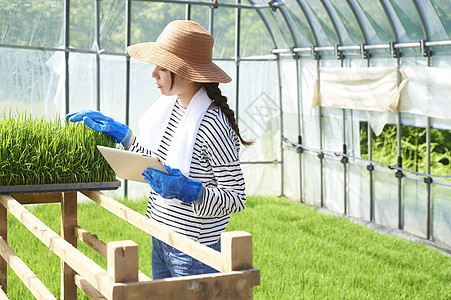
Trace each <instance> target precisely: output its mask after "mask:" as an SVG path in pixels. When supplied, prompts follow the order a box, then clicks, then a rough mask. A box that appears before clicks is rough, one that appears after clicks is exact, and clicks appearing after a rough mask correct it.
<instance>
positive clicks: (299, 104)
mask: <svg viewBox="0 0 451 300" xmlns="http://www.w3.org/2000/svg"><path fill="white" fill-rule="evenodd" d="M295 60H296V99H297V115H298V116H297V117H298V122H297V123H298V124H297V125H298V143H300V144H302V131H301V130H302V129H301V122H302V121H301V120H302V119H301V118H302V110H301V88H300V86H301V79H300V76H299V57H298V56H297V55H296V58H295ZM302 124H303V123H302ZM298 153H299V202H301V203H302V202H304V201H303V199H304V197H303V195H302V190H303V189H302V151H298Z"/></svg>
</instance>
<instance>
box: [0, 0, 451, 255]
mask: <svg viewBox="0 0 451 300" xmlns="http://www.w3.org/2000/svg"><path fill="white" fill-rule="evenodd" d="M38 2H39V1H38ZM44 2H45V1H43V4H42V5H44V6H45V5H50V4H55V5H56V6H58V7H59V9H60V12H61V13H62V14H61V17H63V18H64V20H63V22H61V24H63V28H61V32H62V33H63V34H64V36H63V39H62V45H50V46H49V45H41V44H39V43H35V42H34V41H33V36H32V37H30V38H29V39H28V40H25V39H23V40H21V38H20V37H18V38H17V39H16V38H10V36H11V33H10V31H9V30H10V25H11V24H10V21H9V20H8V17H11V16H14V14H15V13H17V12H15V10H20V9H21V8H23V7H25V6H27V5H28V6H30V5H31V6H33V5H34V4H33V3H32V2H31V1H10V3H3V4H0V5H1V6H0V7H2V10H3V17H4V20H3V21H0V25H2V28H1V31H0V34H1V37H0V51H1V53H2V54H5V53H7V52H8V51H9V53H10V56H14V51H34V52H46V53H64V59H63V60H61V59H59V62H60V63H61V62H62V61H63V62H64V68H62V69H61V68H60V70H63V71H64V73H61V72H60V73H58V74H59V78H56V79H55V80H56V81H55V82H57V83H53V85H51V84H49V85H48V86H49V87H48V89H49V90H45V89H46V88H43V89H44V90H45V91H44V93H47V94H48V93H53V94H55V93H56V92H54V90H55V89H58V87H59V88H60V89H62V93H60V94H59V97H58V96H56V95H54V97H53V98H54V99H51V98H52V97H50V96H49V99H51V100H53V102H54V103H60V104H59V105H58V104H57V105H56V106H57V108H55V109H50V110H47V108H46V109H45V111H44V112H43V114H45V115H48V116H51V115H52V113H53V112H54V111H56V112H59V113H61V114H65V113H68V112H69V111H71V110H72V109H73V108H74V107H77V108H79V107H78V105H74V104H75V103H76V101H78V100H79V97H77V95H75V96H73V95H72V94H71V93H72V90H75V89H76V87H74V86H72V84H71V82H73V80H78V78H79V77H76V76H81V75H75V76H74V75H73V73H72V72H71V67H72V68H73V65H71V62H70V60H71V56H72V55H75V54H77V55H78V54H79V55H86V56H89V57H90V60H91V62H90V65H89V68H90V69H89V70H92V77H93V78H94V79H95V82H94V83H95V84H94V88H92V93H93V94H94V95H93V97H92V99H91V102H88V103H84V104H88V105H89V106H91V107H89V108H93V109H98V110H106V111H107V112H109V111H108V110H109V108H108V103H106V104H105V103H103V101H102V99H103V98H102V97H104V96H103V91H105V87H103V86H102V85H103V84H105V83H103V82H102V78H103V77H102V76H104V75H103V74H104V73H102V64H103V63H105V64H106V62H103V61H102V58H103V57H108V58H109V57H118V58H120V59H121V62H120V64H121V66H122V68H123V72H124V75H123V77H122V79H123V85H124V86H123V97H120V98H121V99H123V104H122V105H123V106H124V107H123V113H118V112H117V109H116V110H115V109H112V110H111V111H110V112H111V113H112V115H113V116H114V117H115V118H118V119H119V120H121V119H122V121H124V122H125V123H126V124H130V125H133V123H134V122H136V121H135V120H136V119H137V118H138V117H139V116H138V115H136V112H133V111H132V110H131V106H132V105H133V103H132V100H131V98H133V96H132V90H133V87H132V83H131V82H132V80H133V78H132V77H133V75H132V73H133V66H132V64H133V63H136V64H139V63H137V62H132V61H131V59H130V57H129V56H128V54H126V51H125V47H126V46H128V45H130V44H132V41H131V40H132V39H131V36H132V33H131V32H132V30H133V24H134V16H135V15H137V14H138V13H139V11H136V10H135V11H133V6H134V5H137V4H138V3H139V6H140V8H142V7H145V6H146V5H149V6H151V5H154V4H162V5H171V6H177V7H181V9H179V11H178V12H177V15H176V16H174V15H168V16H166V15H165V16H164V19H165V21H166V22H169V21H170V20H172V19H174V18H185V19H193V20H194V21H198V20H197V18H196V17H194V18H193V14H194V13H193V9H197V8H200V9H202V10H203V11H205V10H206V11H208V16H207V17H206V18H205V16H202V20H203V25H204V26H205V27H206V28H207V29H208V30H209V31H210V32H211V33H212V34H213V35H214V36H215V40H216V45H217V43H218V41H220V40H221V39H224V38H225V37H226V35H218V34H216V32H215V28H216V27H215V24H216V17H217V16H218V13H220V12H222V11H227V12H229V11H231V12H232V13H233V16H234V24H233V27H234V28H233V31H234V32H233V33H234V42H233V53H232V55H229V56H227V55H220V56H216V57H214V61H215V62H217V63H218V64H225V66H226V69H227V71H228V72H229V73H231V74H230V75H231V77H232V78H233V81H232V83H231V85H232V88H231V89H232V90H231V93H230V92H229V93H227V95H228V96H229V100H230V102H231V107H232V108H234V110H235V113H236V118H237V120H239V125H240V127H241V128H244V130H242V131H243V132H244V134H245V135H246V136H249V138H251V139H254V140H256V141H259V140H260V139H262V138H261V137H262V136H264V137H265V139H266V140H264V142H262V143H259V142H257V143H256V146H255V147H261V148H262V149H263V148H264V147H267V148H268V147H269V148H271V149H270V151H269V152H270V153H269V154H268V153H265V152H264V151H265V150H261V149H260V152H261V153H260V152H259V154H257V155H251V154H247V155H244V157H243V158H242V164H243V169H244V171H245V175H246V176H247V179H246V184H247V185H248V186H249V188H248V191H249V192H248V193H249V194H256V195H285V196H287V197H289V198H292V199H294V200H299V201H300V202H304V203H308V204H312V205H316V206H320V207H326V208H328V209H330V210H332V211H335V212H338V213H343V214H344V215H349V216H352V217H356V218H362V219H367V220H369V221H371V222H376V223H378V224H382V225H386V226H389V227H396V228H399V229H404V230H406V231H408V232H411V233H413V234H416V235H418V236H421V237H424V238H426V239H430V240H433V241H436V242H438V243H440V244H443V245H445V246H448V247H451V242H450V240H451V238H450V232H451V223H450V222H451V221H450V219H451V202H450V200H451V182H450V181H449V178H451V176H450V173H449V172H448V173H447V174H444V175H437V174H432V173H431V152H432V151H433V147H432V144H433V143H432V140H431V129H432V128H440V129H443V130H450V129H451V121H450V118H447V119H444V120H442V119H437V118H435V117H433V116H430V115H421V114H410V113H408V112H399V111H395V112H390V113H388V114H389V117H387V120H388V121H386V122H385V123H386V124H394V125H395V127H396V133H397V135H396V139H397V149H396V150H397V163H396V164H387V163H382V162H379V161H375V160H373V153H372V149H373V145H372V139H371V138H368V139H367V140H368V145H367V148H368V157H367V158H362V157H361V155H360V153H357V152H358V151H357V150H358V147H357V146H356V143H354V144H353V142H354V140H355V138H356V137H355V136H354V135H355V134H356V132H358V129H357V128H355V127H356V126H357V127H358V125H357V124H360V123H359V122H360V121H366V122H367V128H366V131H367V132H368V133H370V132H372V130H374V129H373V128H372V126H371V125H372V123H371V121H370V120H368V119H367V120H365V119H366V117H365V115H364V114H363V113H360V112H358V111H354V110H352V109H346V108H325V107H323V106H321V105H320V106H319V107H318V108H317V109H316V111H315V110H313V113H311V116H310V117H309V116H308V107H307V106H308V105H309V103H308V102H309V101H310V93H311V91H310V86H311V85H312V82H313V81H312V80H313V79H312V78H313V77H314V75H315V74H316V75H319V76H320V74H321V70H322V69H323V68H330V67H333V68H343V69H347V68H350V67H351V66H352V67H354V66H355V65H357V66H358V67H360V68H362V69H363V68H374V67H377V66H381V65H382V66H390V67H395V68H397V69H399V68H400V67H402V66H409V65H421V66H423V67H427V68H432V67H434V66H438V67H439V68H445V69H446V68H450V64H451V63H448V61H449V58H450V57H451V48H450V46H451V39H450V37H451V22H450V21H448V20H446V21H447V22H445V20H444V18H445V17H446V15H451V11H447V9H448V10H451V5H450V4H447V3H446V1H440V0H427V1H420V0H409V1H399V0H379V1H368V0H346V1H337V0H321V1H311V0H287V1H282V0H271V1H269V2H267V1H257V0H248V1H241V0H236V1H235V0H233V1H216V0H215V1H182V0H157V1H152V0H133V1H132V0H128V1H125V0H122V1H119V0H116V1H113V0H112V1H105V0H104V1H100V0H96V1H94V0H92V1H87V0H86V1H81V2H82V4H81V5H83V3H84V4H87V3H90V4H92V3H94V9H93V10H94V14H93V17H94V21H93V22H94V26H93V27H94V28H93V29H91V30H90V32H91V34H92V33H93V37H90V38H91V40H90V42H92V43H90V44H92V47H74V46H73V45H71V33H72V31H71V26H73V24H72V23H71V9H72V7H73V2H71V1H70V0H64V1H57V0H55V1H50V2H48V3H49V4H44ZM14 3H16V4H17V5H16V6H17V7H18V8H17V9H15V8H14ZM370 4H371V7H369V6H370ZM71 5H72V6H71ZM102 5H103V6H108V8H111V7H113V8H112V9H111V10H110V13H111V11H115V12H116V13H118V14H122V16H121V18H122V19H123V21H122V25H123V27H124V28H123V33H124V44H123V46H124V47H123V51H117V48H116V50H110V49H108V48H104V47H103V45H102V37H103V39H105V36H106V33H104V34H103V36H102V21H104V20H105V19H107V16H106V15H107V14H106V13H105V10H102ZM114 5H117V6H118V7H114ZM164 7H166V6H164ZM371 9H377V10H378V11H377V12H379V15H378V16H379V17H381V15H382V16H383V17H384V19H383V20H375V17H374V18H373V16H372V15H371V11H370V10H371ZM181 10H183V12H184V13H183V16H182V15H181V13H180V12H181ZM90 11H92V9H90ZM133 12H134V13H135V14H133ZM244 12H252V14H254V16H255V18H256V19H255V20H257V17H258V20H259V21H260V22H261V23H260V24H259V26H260V27H262V28H264V29H265V30H266V32H267V38H266V41H265V42H266V43H267V44H266V45H268V44H269V45H271V49H269V47H268V46H266V49H264V50H263V51H261V52H260V53H257V54H254V53H253V52H252V49H251V50H250V52H251V55H243V49H245V48H246V50H248V47H251V46H243V45H242V43H243V31H244V30H245V29H243V28H242V20H243V19H244V18H245V17H243V15H242V14H243V13H244ZM407 12H410V13H412V12H414V13H415V14H414V15H410V16H408V18H410V19H412V20H417V23H418V24H416V31H415V32H414V33H409V28H406V27H407V25H409V24H410V23H408V22H407V24H404V23H403V22H405V18H406V17H405V16H402V14H401V13H405V14H407ZM443 12H444V13H443ZM160 13H161V11H160ZM446 13H447V14H446ZM111 14H113V13H111ZM38 18H42V13H41V17H38ZM110 18H113V16H110ZM198 18H199V17H198ZM403 18H404V19H403ZM351 21H352V22H351ZM36 22H37V23H36V26H37V25H39V20H38V21H36ZM111 22H112V21H111ZM384 22H386V24H385V25H384V26H385V27H384V28H382V25H383V24H384ZM433 22H439V23H440V24H439V25H437V24H434V23H433ZM200 23H202V22H200ZM413 23H415V22H413ZM103 25H105V24H103ZM91 27H92V26H91ZM418 28H420V29H421V32H418V31H419V30H418ZM161 29H162V27H161V28H160V27H158V28H155V29H153V31H154V32H155V34H157V33H158V32H160V31H161ZM220 29H222V27H221V28H220ZM381 29H385V31H383V34H382V33H381V31H378V30H381ZM387 30H388V33H387V32H386V31H387ZM220 31H221V30H220ZM221 34H222V33H221ZM379 34H380V35H383V36H384V37H385V40H382V39H381V38H380V36H379ZM411 37H416V39H415V40H414V39H413V38H411ZM246 39H249V37H246ZM134 42H138V41H133V43H134ZM139 42H143V41H139ZM260 42H262V41H260ZM90 46H91V45H90ZM254 46H255V45H254ZM215 47H216V46H215ZM224 52H226V51H224ZM256 52H258V51H256ZM262 52H263V53H262ZM217 53H218V52H217ZM219 53H220V52H219ZM4 57H5V56H4ZM436 57H437V62H436V63H435V64H434V62H435V61H434V58H436ZM403 59H405V60H406V62H403ZM0 61H1V62H2V65H3V66H5V65H4V64H6V63H8V60H7V58H4V59H1V58H0ZM252 63H255V64H258V63H261V64H262V66H261V67H257V68H256V69H257V71H255V70H254V71H253V72H252V71H251V72H250V73H251V74H258V75H256V79H253V78H251V79H249V78H247V77H246V75H247V76H249V74H248V73H249V72H247V73H246V72H244V71H243V69H246V70H247V68H249V67H247V65H248V64H252ZM45 64H47V65H48V61H47V62H46V63H45ZM243 64H245V65H246V66H245V67H244V68H243ZM42 65H44V63H41V66H42ZM143 68H144V67H143ZM147 68H148V67H147ZM258 68H260V70H259V69H258ZM147 70H148V69H147ZM258 71H263V72H258ZM266 72H268V73H270V74H267V73H266ZM82 73H83V72H82V71H81V74H82ZM243 73H245V75H243ZM147 75H148V77H149V78H150V71H148V73H147ZM310 75H312V76H311V77H312V78H310ZM2 76H3V79H5V75H2ZM259 76H260V77H259ZM262 77H264V78H267V79H265V80H266V82H263V83H260V84H261V85H266V89H268V92H267V93H265V91H263V92H262V93H258V95H255V93H254V94H253V97H254V98H253V99H252V101H254V100H255V101H254V102H252V101H251V102H249V101H248V102H244V101H245V98H246V95H248V94H249V93H250V92H248V91H247V90H244V89H245V86H247V85H252V87H253V86H255V85H256V86H259V84H258V83H255V82H258V81H259V79H261V78H262ZM71 80H72V81H71ZM252 80H254V81H255V82H253V83H252V84H249V81H252ZM3 82H4V83H3V85H2V89H3V90H4V92H3V93H2V95H6V94H7V91H8V87H6V85H8V84H9V83H8V82H9V81H8V80H3ZM62 83H64V86H62V85H61V84H62ZM113 84H114V83H113ZM55 85H58V87H55ZM293 85H295V86H294V87H293ZM102 87H103V88H104V89H103V90H102ZM13 88H15V86H14V84H13V85H12V86H10V87H9V89H13ZM142 88H143V89H145V88H146V86H145V85H143V86H142ZM292 90H294V91H292ZM52 91H53V92H52ZM287 93H289V94H290V96H287ZM24 94H26V91H25V92H24ZM41 94H42V93H41ZM268 94H269V95H268ZM61 95H62V96H61ZM33 96H34V95H33ZM33 96H32V97H31V98H33ZM260 97H263V98H264V99H263V100H261V98H260ZM61 99H64V101H62V100H61ZM259 99H260V100H261V101H263V102H257V100H259ZM448 99H449V98H448ZM153 100H154V99H153ZM260 100H259V101H260ZM32 101H41V100H30V102H32ZM58 101H59V102H58ZM265 101H267V102H265ZM50 102H51V101H48V103H47V102H46V104H45V105H46V107H47V106H48V105H50V106H51V105H52V104H49V103H50ZM448 102H451V101H450V99H449V100H448ZM6 103H7V105H8V103H9V102H6ZM268 103H269V104H268ZM232 104H233V105H234V106H232ZM256 104H259V105H261V106H258V107H257V108H254V109H256V110H257V111H256V112H255V113H256V114H255V116H256V117H255V118H253V119H250V120H249V119H246V117H248V115H245V111H244V108H246V109H251V108H250V107H255V106H256ZM287 104H288V105H287ZM19 105H20V104H19ZM253 105H254V106H253ZM286 106H288V108H287V107H286ZM450 107H451V104H448V108H450ZM85 108H88V107H85ZM443 109H444V110H446V108H443ZM53 110H54V111H53ZM293 110H294V111H293ZM41 114H42V113H41ZM448 114H449V113H448ZM288 115H290V117H287V116H288ZM331 120H332V121H331ZM257 121H261V123H258V122H257ZM257 123H258V124H257ZM306 124H307V125H306ZM308 124H310V125H308ZM264 125H266V126H267V127H266V128H264V127H263V126H264ZM406 125H407V126H418V127H424V128H426V172H424V173H422V172H418V171H413V170H411V169H408V168H405V167H403V160H402V155H401V151H402V142H401V129H402V127H403V126H406ZM259 126H260V127H261V128H259V129H258V130H252V129H253V128H254V129H255V128H257V127H259ZM325 126H328V127H327V128H325ZM331 129H333V130H332V131H333V132H331ZM311 131H313V134H311ZM326 131H327V132H326ZM331 136H335V140H334V141H333V142H330V141H329V139H330V137H331ZM357 138H358V137H357ZM265 143H266V144H265ZM252 147H254V146H251V147H250V148H249V149H250V150H249V151H252ZM356 147H357V148H356ZM255 158H257V159H255ZM312 170H314V171H313V173H314V174H313V175H310V174H311V173H312ZM316 175H317V176H316ZM357 177H361V178H363V179H361V181H360V182H356V181H355V179H356V178H357ZM275 178H276V179H275ZM337 178H338V179H337ZM380 182H382V183H385V185H384V184H382V186H381V184H380ZM269 183H270V184H269ZM358 185H360V186H361V187H362V186H364V188H361V190H360V191H355V188H356V186H358ZM412 188H414V189H417V191H416V192H415V194H414V198H415V200H414V203H413V204H412V203H409V204H408V206H409V207H410V206H412V205H413V207H414V208H413V209H412V210H408V209H407V210H406V201H407V200H406V199H407V198H408V197H409V196H412V194H409V190H411V189H412ZM385 189H386V190H390V191H388V192H387V193H390V194H389V196H387V194H383V195H382V196H377V194H378V193H380V192H381V190H385ZM132 191H133V192H132ZM143 191H145V190H144V188H143V186H140V185H138V184H135V183H131V182H126V181H125V183H124V188H123V189H122V192H123V195H125V196H127V195H139V194H141V195H142V194H143V193H144V192H143ZM362 197H365V199H362ZM384 197H388V198H389V200H392V201H388V202H386V201H385V200H384V201H382V203H383V204H378V203H379V202H380V201H381V199H382V198H384ZM434 197H435V198H434ZM332 198H333V199H334V200H331V199H332ZM437 199H438V200H437ZM357 200H358V201H357ZM394 201H395V203H393V202H394ZM357 202H365V204H361V203H360V204H359V203H357ZM387 207H388V210H390V213H386V212H385V210H386V208H387ZM406 214H407V215H408V216H407V217H406ZM418 218H419V219H420V221H421V222H420V221H419V220H418ZM406 220H407V221H406ZM406 222H407V223H406ZM414 223H420V224H419V225H418V224H414Z"/></svg>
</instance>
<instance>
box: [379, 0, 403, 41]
mask: <svg viewBox="0 0 451 300" xmlns="http://www.w3.org/2000/svg"><path fill="white" fill-rule="evenodd" d="M386 1H387V0H379V3H380V4H381V6H382V9H383V10H384V13H385V17H386V18H387V20H388V24H389V25H390V30H391V34H392V36H393V41H394V42H395V43H396V42H397V41H398V40H399V39H398V33H397V32H396V29H395V25H394V23H393V18H392V16H391V13H390V11H389V10H388V4H387V2H386Z"/></svg>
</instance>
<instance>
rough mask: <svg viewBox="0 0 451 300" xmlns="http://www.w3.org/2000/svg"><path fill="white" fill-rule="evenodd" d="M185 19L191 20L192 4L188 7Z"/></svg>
mask: <svg viewBox="0 0 451 300" xmlns="http://www.w3.org/2000/svg"><path fill="white" fill-rule="evenodd" d="M185 19H186V20H191V5H190V4H187V5H186V11H185Z"/></svg>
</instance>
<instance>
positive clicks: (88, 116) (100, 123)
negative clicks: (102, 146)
mask: <svg viewBox="0 0 451 300" xmlns="http://www.w3.org/2000/svg"><path fill="white" fill-rule="evenodd" d="M66 118H67V119H68V120H69V121H71V122H79V121H83V122H85V124H86V125H87V126H88V127H89V128H91V129H93V130H95V131H99V132H103V133H105V134H107V135H108V136H110V137H112V140H113V141H114V142H116V143H122V145H124V147H128V146H129V145H130V139H131V137H132V131H131V130H130V128H128V126H127V125H125V124H122V123H119V122H117V121H115V120H113V119H112V118H110V117H106V116H104V115H103V114H102V113H101V112H98V111H95V110H79V111H76V112H73V113H70V114H67V115H66Z"/></svg>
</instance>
